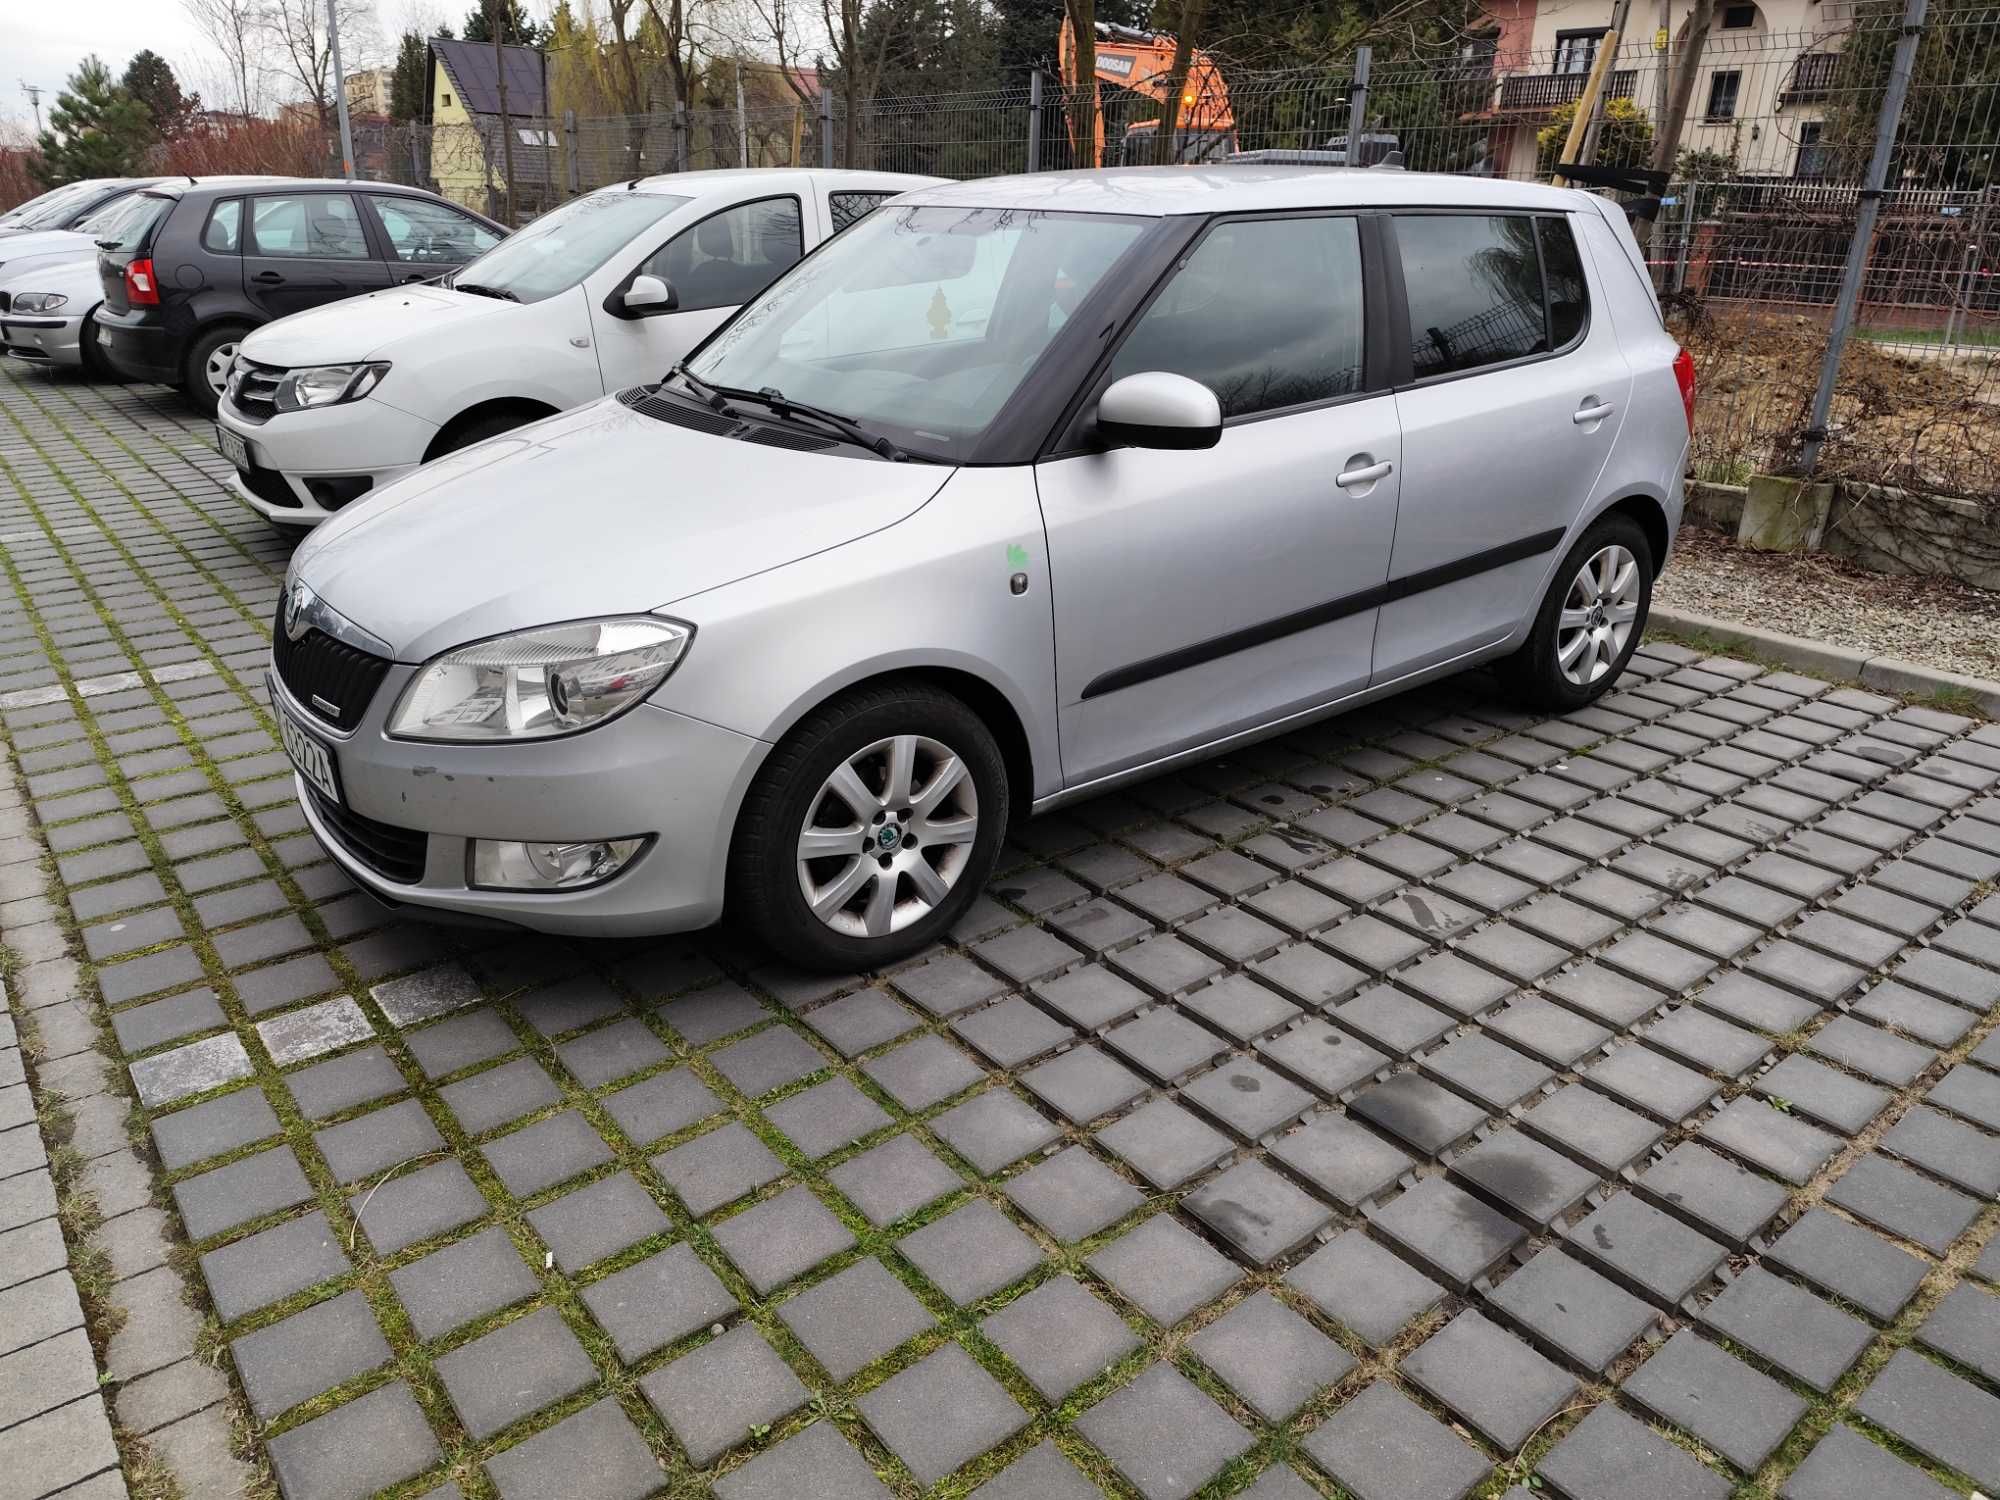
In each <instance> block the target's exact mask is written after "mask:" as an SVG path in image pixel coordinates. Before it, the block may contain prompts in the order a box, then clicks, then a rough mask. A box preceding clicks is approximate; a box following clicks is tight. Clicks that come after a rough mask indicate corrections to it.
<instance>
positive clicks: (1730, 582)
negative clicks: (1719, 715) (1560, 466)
mask: <svg viewBox="0 0 2000 1500" xmlns="http://www.w3.org/2000/svg"><path fill="white" fill-rule="evenodd" d="M1653 598H1654V600H1655V601H1656V602H1657V603H1659V604H1662V605H1667V606H1670V607H1672V608H1674V609H1685V610H1693V611H1695V612H1696V613H1699V614H1705V615H1714V616H1716V617H1717V618H1719V619H1724V620H1736V621H1739V622H1741V623H1743V624H1745V625H1755V626H1758V627H1760V628H1762V629H1765V630H1776V631H1781V632H1783V633H1784V634H1786V635H1800V636H1805V637H1807V638H1808V639H1810V640H1815V641H1822V642H1824V643H1825V644H1827V645H1829V646H1839V647H1843V648H1846V649H1848V650H1853V651H1865V652H1867V653H1869V654H1870V655H1875V656H1900V657H1902V658H1903V659H1904V660H1906V661H1913V662H1916V663H1918V664H1919V665H1922V666H1926V667H1936V668H1939V669H1941V670H1943V671H1947V672H1960V673H1963V674H1965V675H1966V676H1968V677H1994V678H2000V594H1989V593H1986V592H1985V591H1983V590H1981V589H1975V588H1971V587H1968V586H1967V585H1965V584H1962V583H1957V582H1954V581H1952V580H1950V579H1944V578H1915V577H1906V576H1902V575H1898V574H1893V573H1871V572H1869V571H1867V570H1866V569H1864V568H1858V567H1856V566H1854V565H1853V564H1852V563H1849V562H1846V561H1844V560H1843V559H1841V558H1837V557H1830V556H1828V555H1827V554H1825V553H1823V552H1803V553H1801V552H1755V551H1752V550H1750V549H1749V548H1747V547H1739V546H1738V545H1737V544H1736V543H1735V542H1734V541H1733V540H1731V539H1730V538H1728V537H1726V536H1724V535H1723V534H1722V533H1721V532H1718V531H1712V530H1709V529H1706V528H1704V527H1700V526H1696V525H1692V524H1689V525H1684V526H1683V527H1682V528H1681V534H1680V537H1679V539H1678V540H1677V541H1676V542H1675V544H1674V554H1673V559H1672V562H1671V563H1670V564H1669V566H1668V568H1667V570H1666V572H1665V573H1663V574H1661V575H1660V579H1659V582H1658V583H1657V584H1655V585H1654V589H1653Z"/></svg>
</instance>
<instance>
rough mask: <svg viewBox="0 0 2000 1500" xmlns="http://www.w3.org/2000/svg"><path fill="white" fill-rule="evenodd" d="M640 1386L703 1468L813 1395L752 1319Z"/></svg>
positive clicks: (657, 1373) (671, 1365)
mask: <svg viewBox="0 0 2000 1500" xmlns="http://www.w3.org/2000/svg"><path fill="white" fill-rule="evenodd" d="M639 1389H640V1390H641V1391H642V1392H643V1393H644V1394H645V1397H646V1400H647V1401H648V1402H649V1403H650V1404H651V1405H652V1407H653V1409H654V1410H655V1411H657V1412H659V1414H660V1416H661V1418H662V1419H663V1420H664V1421H665V1422H666V1424H667V1426H668V1427H669V1428H671V1429H672V1431H673V1434H674V1437H675V1438H676V1439H677V1440H678V1441H679V1442H680V1445H681V1447H682V1448H683V1449H684V1450H685V1451H686V1453H687V1456H688V1461H689V1462H690V1463H693V1464H694V1465H696V1466H697V1467H699V1468H706V1467H707V1466H708V1464H709V1463H710V1462H712V1461H713V1460H714V1459H716V1458H717V1457H719V1456H720V1455H721V1454H723V1453H724V1452H726V1451H727V1450H728V1449H730V1448H733V1447H735V1446H736V1445H737V1444H738V1443H740V1442H742V1441H743V1439H744V1438H746V1437H748V1436H749V1435H750V1431H751V1429H752V1428H754V1427H759V1426H765V1425H768V1424H770V1423H773V1422H776V1421H777V1420H778V1419H779V1418H781V1417H783V1416H785V1415H786V1414H787V1413H789V1412H793V1411H796V1410H797V1409H798V1408H799V1407H801V1406H803V1405H804V1404H805V1402H806V1399H807V1396H808V1392H807V1390H806V1388H805V1387H804V1386H803V1385H801V1384H799V1381H798V1377H796V1376H795V1375H793V1374H792V1372H791V1370H790V1369H789V1368H788V1367H787V1366H786V1364H785V1362H784V1361H783V1360H782V1359H780V1358H779V1357H778V1355H777V1354H776V1352H775V1351H774V1350H773V1349H772V1348H771V1346H770V1345H769V1344H767V1343H765V1342H764V1339H763V1337H762V1336H761V1335H760V1334H759V1333H758V1332H757V1330H756V1329H755V1328H753V1327H752V1326H751V1325H750V1324H748V1323H739V1324H737V1325H736V1327H734V1328H732V1329H731V1330H730V1331H729V1332H727V1333H725V1334H723V1335H722V1337H720V1338H718V1339H716V1340H714V1341H713V1342H712V1343H708V1344H704V1345H702V1347H701V1348H699V1349H697V1350H695V1351H694V1352H693V1353H692V1354H685V1355H682V1356H681V1357H680V1358H679V1359H677V1360H675V1361H674V1362H673V1363H672V1364H669V1365H665V1366H663V1367H662V1368H660V1369H658V1370H655V1371H653V1373H652V1374H650V1375H647V1376H646V1377H644V1378H643V1379H642V1380H641V1381H640V1382H639Z"/></svg>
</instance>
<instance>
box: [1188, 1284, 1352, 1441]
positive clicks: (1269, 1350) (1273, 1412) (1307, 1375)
mask: <svg viewBox="0 0 2000 1500" xmlns="http://www.w3.org/2000/svg"><path fill="white" fill-rule="evenodd" d="M1188 1347H1189V1348H1191V1349H1192V1350H1193V1351H1194V1353H1195V1357H1196V1358H1198V1359H1199V1360H1201V1362H1202V1363H1203V1364H1205V1365H1207V1366H1208V1367H1209V1368H1210V1369H1211V1370H1213V1371H1215V1373H1216V1374H1217V1375H1219V1376H1221V1377H1222V1380H1223V1382H1224V1383H1225V1384H1226V1385H1227V1386H1228V1387H1229V1388H1230V1389H1231V1390H1232V1391H1234V1392H1236V1394H1237V1395H1239V1396H1241V1397H1242V1398H1243V1399H1244V1400H1245V1401H1247V1402H1248V1403H1249V1404H1250V1406H1251V1407H1252V1409H1254V1410H1255V1411H1256V1412H1257V1413H1258V1414H1259V1415H1261V1416H1262V1417H1263V1418H1264V1419H1265V1420H1266V1421H1268V1422H1272V1423H1281V1422H1283V1421H1285V1420H1286V1419H1287V1418H1289V1417H1290V1416H1291V1415H1292V1414H1293V1413H1294V1412H1296V1411H1297V1410H1298V1409H1299V1408H1300V1407H1302V1406H1304V1405H1305V1404H1306V1402H1307V1401H1309V1400H1311V1399H1312V1398H1313V1397H1314V1396H1315V1395H1317V1394H1318V1393H1319V1392H1320V1391H1322V1390H1324V1389H1325V1388H1326V1387H1328V1386H1330V1385H1332V1384H1334V1383H1335V1382H1336V1381H1339V1380H1340V1379H1342V1378H1343V1377H1344V1376H1345V1375H1346V1374H1347V1372H1348V1371H1350V1370H1352V1369H1353V1368H1354V1365H1355V1360H1354V1356H1353V1355H1351V1354H1349V1353H1348V1352H1347V1351H1346V1350H1345V1349H1343V1348H1341V1347H1340V1345H1338V1344H1336V1343H1335V1342H1334V1341H1333V1340H1332V1339H1330V1338H1328V1337H1327V1336H1326V1335H1325V1334H1323V1333H1321V1332H1320V1331H1319V1330H1318V1329H1317V1328H1315V1327H1313V1326H1312V1324H1310V1323H1308V1322H1307V1321H1306V1320H1305V1319H1304V1318H1302V1317H1300V1316H1299V1315H1298V1314H1297V1313H1295V1312H1293V1311H1292V1310H1291V1309H1290V1308H1288V1307H1286V1306H1285V1305H1284V1304H1283V1303H1282V1302H1280V1301H1278V1300H1277V1299H1276V1298H1275V1297H1273V1296H1272V1295H1271V1294H1270V1293H1269V1292H1268V1291H1260V1292H1256V1293H1253V1294H1252V1295H1251V1296H1249V1297H1247V1298H1245V1299H1244V1300H1243V1301H1242V1302H1239V1303H1237V1304H1236V1306H1235V1307H1233V1308H1231V1309H1230V1310H1229V1311H1228V1312H1227V1313H1225V1314H1224V1315H1223V1316H1222V1317H1220V1318H1218V1319H1217V1320H1216V1321H1215V1322H1213V1323H1211V1324H1209V1325H1208V1326H1207V1327H1206V1328H1204V1329H1202V1330H1201V1332H1199V1333H1197V1334H1196V1335H1195V1336H1194V1337H1193V1338H1191V1339H1189V1340H1188Z"/></svg>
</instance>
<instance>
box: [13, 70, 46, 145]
mask: <svg viewBox="0 0 2000 1500" xmlns="http://www.w3.org/2000/svg"><path fill="white" fill-rule="evenodd" d="M17 81H18V82H19V83H20V85H21V92H22V93H24V94H26V95H27V96H28V102H29V103H30V104H32V105H33V106H34V107H35V134H36V135H40V134H41V133H42V86H41V85H40V84H39V83H30V82H28V80H27V79H25V78H23V79H19V80H17Z"/></svg>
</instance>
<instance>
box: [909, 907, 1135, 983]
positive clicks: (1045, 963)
mask: <svg viewBox="0 0 2000 1500" xmlns="http://www.w3.org/2000/svg"><path fill="white" fill-rule="evenodd" d="M1135 889H1136V887H1135ZM1121 894H1122V895H1124V896H1125V897H1126V899H1128V900H1129V899H1130V895H1131V893H1130V892H1123V893H1121ZM973 952H974V953H976V954H977V955H978V956H979V959H980V961H981V962H982V963H986V964H990V965H991V966H992V967H993V968H996V969H998V970H999V971H1000V972H1001V973H1002V974H1005V975H1006V976H1007V977H1008V978H1009V979H1011V980H1012V981H1013V982H1014V983H1016V984H1028V983H1031V982H1033V981H1034V980H1037V979H1046V978H1048V977H1049V976H1050V975H1052V974H1059V973H1061V972H1062V971H1063V970H1064V969H1066V968H1069V967H1070V966H1071V965H1072V964H1074V963H1075V962H1076V961H1077V960H1078V959H1080V958H1081V957H1082V956H1083V955H1082V954H1081V953H1079V952H1078V951H1077V950H1076V949H1074V948H1072V947H1070V945H1069V944H1068V943H1065V942H1063V941H1062V940H1061V939H1060V938H1058V937H1056V936H1055V935H1054V934H1053V933H1050V932H1047V931H1045V930H1043V929H1042V928H1040V927H1017V928H1015V929H1014V930H1013V931H1012V932H1006V933H1002V934H1001V935H1000V936H999V937H996V938H989V939H987V940H986V941H985V942H983V943H981V944H979V945H978V947H976V948H974V949H973ZM918 1003H919V1004H921V1003H922V1002H921V1001H919V1002H918Z"/></svg>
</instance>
